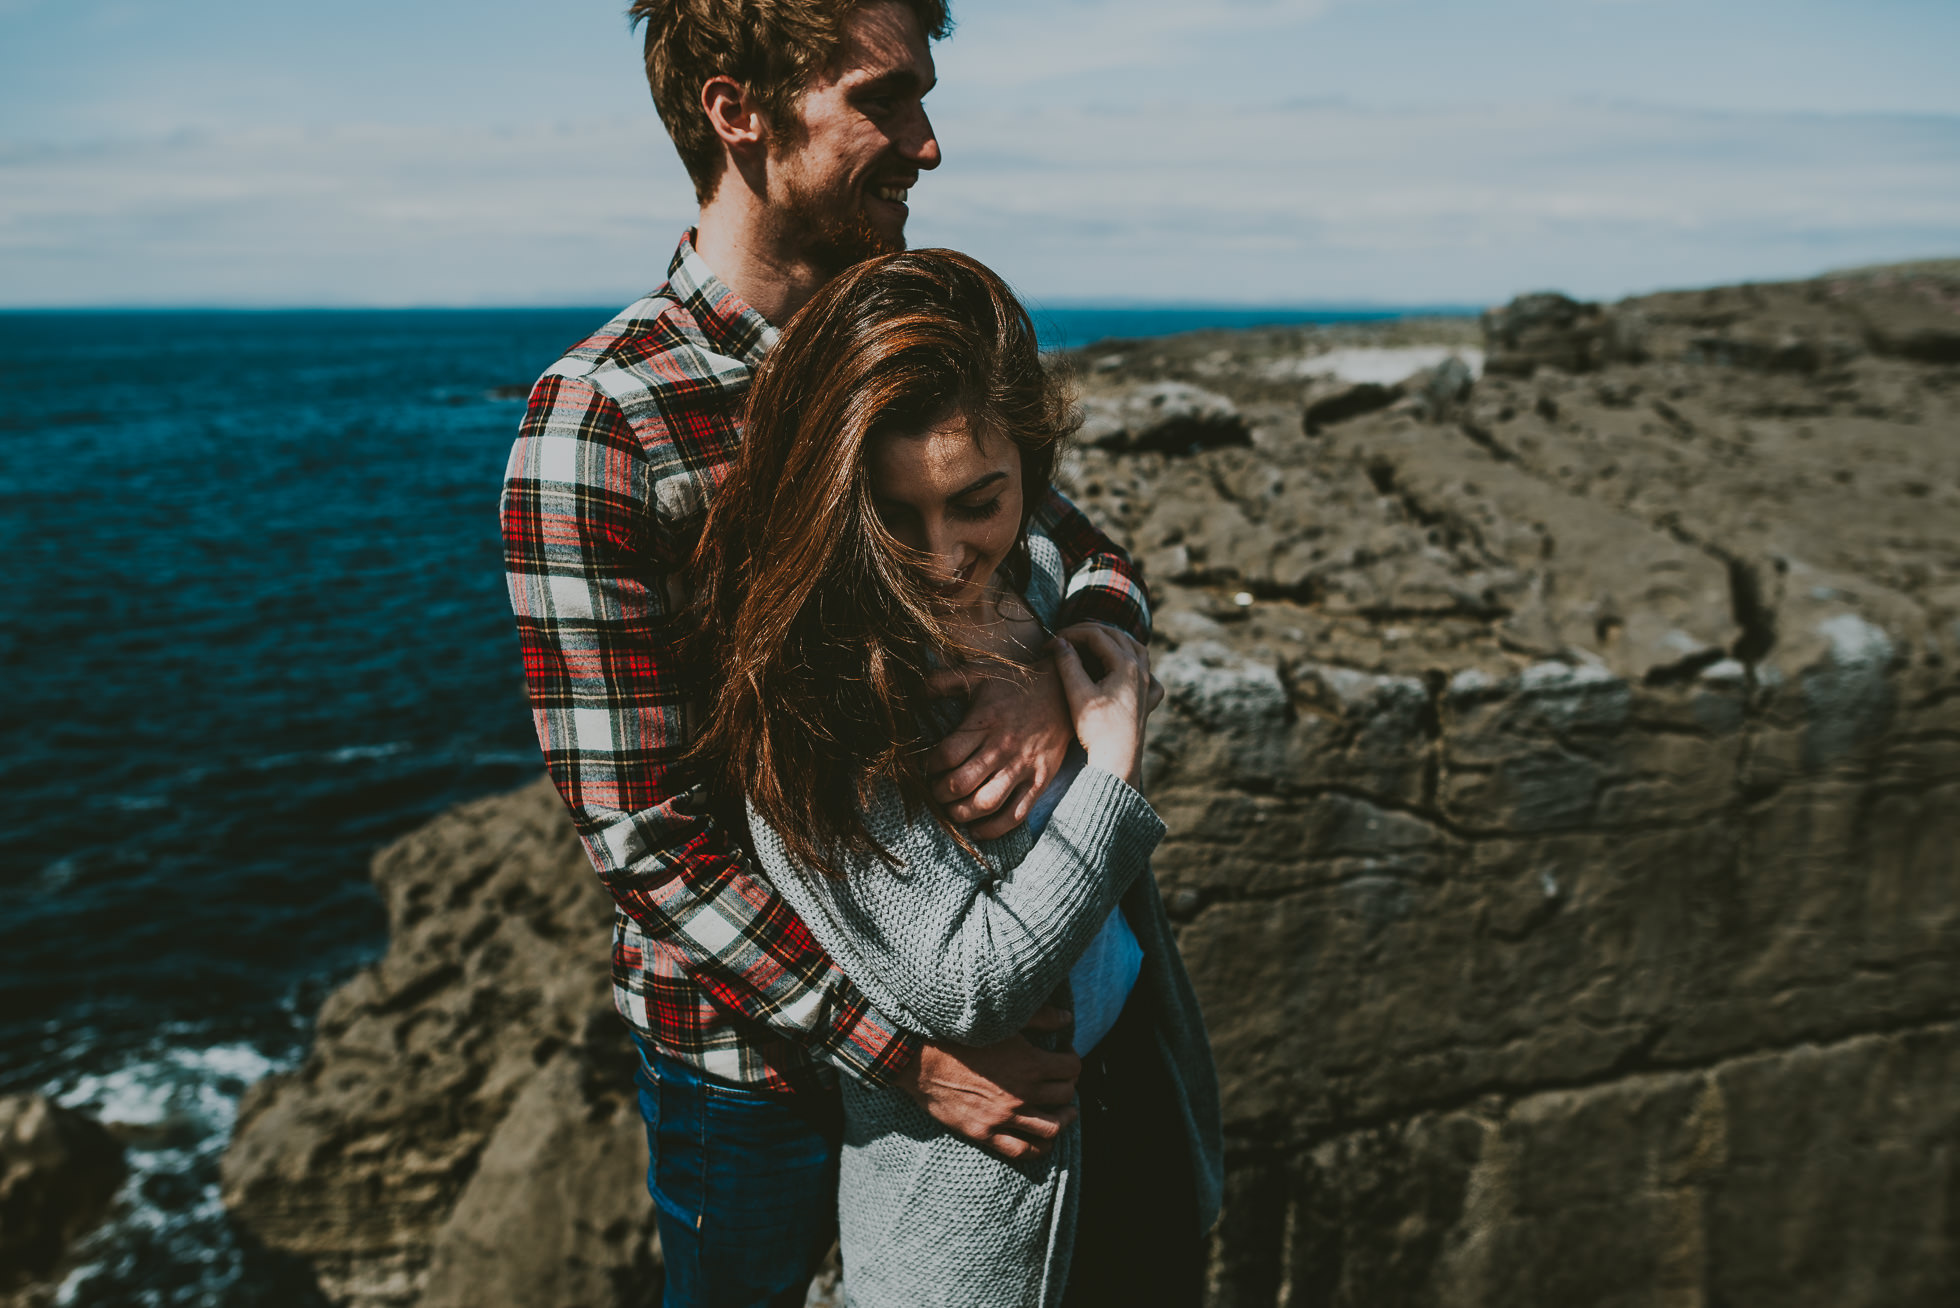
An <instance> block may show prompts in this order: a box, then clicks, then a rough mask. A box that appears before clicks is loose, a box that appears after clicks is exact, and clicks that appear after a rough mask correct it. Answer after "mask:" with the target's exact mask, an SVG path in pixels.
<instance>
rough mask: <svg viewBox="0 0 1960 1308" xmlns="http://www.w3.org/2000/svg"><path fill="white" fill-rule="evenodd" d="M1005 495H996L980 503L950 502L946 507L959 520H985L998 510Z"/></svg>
mask: <svg viewBox="0 0 1960 1308" xmlns="http://www.w3.org/2000/svg"><path fill="white" fill-rule="evenodd" d="M1005 498H1006V497H1005V496H1003V495H996V496H994V497H993V498H992V499H990V500H987V501H986V502H985V503H982V504H951V505H948V506H947V508H948V509H949V511H950V512H951V515H952V516H953V517H955V518H958V519H959V520H960V521H961V522H985V521H986V520H987V519H989V518H991V517H993V516H994V515H995V514H997V513H999V512H1000V506H1001V502H1002V501H1003V500H1004V499H1005Z"/></svg>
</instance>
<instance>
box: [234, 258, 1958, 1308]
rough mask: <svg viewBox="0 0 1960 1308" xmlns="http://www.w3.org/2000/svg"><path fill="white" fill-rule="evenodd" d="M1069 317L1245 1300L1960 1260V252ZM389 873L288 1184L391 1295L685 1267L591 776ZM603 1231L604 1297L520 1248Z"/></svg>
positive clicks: (256, 1189)
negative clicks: (1237, 321)
mask: <svg viewBox="0 0 1960 1308" xmlns="http://www.w3.org/2000/svg"><path fill="white" fill-rule="evenodd" d="M1398 361H1399V362H1398ZM1069 365H1070V366H1071V367H1072V368H1073V369H1074V371H1075V374H1076V376H1077V378H1078V380H1079V383H1080V386H1081V389H1082V394H1083V400H1084V410H1085V418H1086V421H1085V431H1084V438H1083V440H1082V441H1081V442H1080V443H1079V444H1078V446H1077V447H1076V449H1075V450H1074V451H1073V452H1072V453H1071V454H1070V455H1069V456H1068V457H1067V459H1066V460H1065V462H1064V467H1063V470H1062V476H1063V480H1064V481H1065V483H1066V485H1067V487H1068V489H1069V490H1070V491H1071V493H1072V494H1074V495H1075V496H1076V498H1077V499H1078V502H1080V503H1081V504H1083V505H1084V507H1085V508H1087V509H1088V510H1089V512H1090V513H1091V514H1092V515H1093V516H1095V517H1096V518H1097V519H1098V520H1099V521H1101V522H1102V523H1103V524H1104V525H1105V526H1106V527H1107V528H1108V529H1109V530H1110V531H1111V532H1112V534H1114V535H1116V536H1117V537H1118V538H1119V539H1120V540H1121V541H1122V542H1123V543H1124V544H1125V545H1126V546H1128V547H1129V548H1130V549H1131V550H1132V551H1133V553H1134V554H1135V555H1136V556H1137V557H1138V558H1139V559H1141V560H1142V561H1143V562H1144V563H1145V565H1146V568H1147V570H1148V574H1149V577H1150V580H1151V586H1152V595H1153V599H1154V601H1155V603H1156V606H1157V610H1158V623H1157V627H1158V634H1157V639H1156V642H1155V646H1154V648H1153V657H1154V658H1155V660H1156V667H1157V670H1158V673H1159V675H1160V677H1161V678H1162V679H1163V681H1164V682H1165V684H1166V687H1167V688H1168V690H1169V697H1168V700H1167V705H1166V708H1165V709H1164V710H1162V711H1160V713H1159V714H1158V716H1157V717H1156V718H1155V719H1154V720H1153V724H1152V736H1151V742H1150V750H1149V760H1148V775H1147V783H1148V786H1149V789H1150V793H1151V797H1152V799H1153V801H1154V802H1155V803H1157V805H1158V806H1159V808H1160V810H1161V811H1162V812H1163V813H1164V815H1165V817H1166V820H1167V821H1168V822H1169V824H1170V827H1171V834H1170V836H1169V838H1168V839H1167V841H1166V843H1165V845H1164V847H1163V849H1162V851H1161V852H1160V854H1159V857H1158V861H1157V874H1158V877H1159V879H1160V881H1161V883H1162V885H1163V889H1164V893H1165V896H1166V900H1167V903H1168V906H1169V908H1170V911H1171V913H1172V916H1173V918H1174V919H1175V920H1176V921H1178V922H1179V923H1180V924H1181V925H1180V931H1181V939H1182V945H1183V948H1184V951H1185V953H1186V956H1187V959H1188V960H1189V962H1190V964H1191V968H1192V972H1193V975H1194V977H1195V979H1196V981H1197V984H1198V987H1199V991H1200V995H1201V998H1202V999H1203V1002H1204V1005H1205V1010H1206V1014H1207V1019H1208V1021H1209V1023H1210V1026H1211V1030H1212V1035H1213V1039H1214V1041H1215V1044H1216V1047H1217V1051H1218V1056H1219V1063H1220V1067H1221V1072H1222V1074H1223V1080H1224V1087H1225V1106H1226V1113H1227V1128H1228V1137H1229V1146H1230V1164H1231V1165H1230V1177H1229V1194H1228V1204H1227V1211H1226V1215H1225V1217H1224V1219H1223V1220H1222V1222H1221V1225H1220V1228H1219V1231H1218V1233H1217V1235H1216V1237H1215V1241H1214V1252H1213V1267H1212V1288H1211V1296H1210V1301H1211V1304H1212V1305H1213V1308H1226V1306H1228V1305H1229V1306H1233V1308H1236V1306H1239V1305H1248V1306H1249V1305H1257V1306H1258V1308H1269V1306H1272V1305H1277V1304H1282V1303H1283V1304H1290V1305H1301V1304H1316V1305H1320V1304H1325V1305H1354V1306H1356V1308H1360V1306H1362V1305H1395V1304H1423V1305H1427V1304H1435V1305H1484V1304H1491V1305H1495V1304H1559V1305H1565V1304H1588V1305H1592V1304H1614V1305H1622V1304H1623V1305H1636V1304H1639V1305H1646V1304H1663V1303H1665V1304H1706V1305H1714V1304H1724V1305H1731V1306H1739V1305H1765V1306H1767V1305H1777V1306H1778V1308H1783V1306H1785V1305H1809V1304H1815V1305H1819V1306H1820V1308H1821V1306H1822V1305H1833V1306H1835V1305H1842V1304H1854V1303H1884V1304H1888V1305H1894V1304H1896V1305H1908V1304H1927V1305H1932V1304H1942V1305H1944V1304H1950V1303H1952V1302H1954V1301H1955V1299H1956V1297H1957V1296H1960V1218H1956V1213H1960V1097H1956V1096H1955V1095H1954V1093H1953V1089H1952V1088H1953V1086H1955V1085H1956V1084H1960V876H1957V875H1956V874H1957V873H1960V866H1957V865H1956V864H1957V863H1960V859H1957V858H1956V854H1955V850H1956V848H1960V271H1956V269H1955V268H1952V267H1943V266H1931V267H1920V268H1910V269H1880V270H1873V271H1871V272H1866V273H1860V274H1854V275H1846V276H1842V277H1836V278H1827V279H1821V280H1818V281H1814V282H1805V283H1794V284H1789V285H1779V286H1744V287H1731V288H1722V289H1716V290H1710V291H1698V292H1680V293H1670V294H1666V295H1657V296H1649V297H1644V298H1641V299H1638V300H1632V301H1627V302H1623V303H1621V304H1618V305H1613V306H1575V305H1572V304H1571V302H1569V301H1562V300H1561V299H1559V297H1527V298H1525V299H1521V300H1520V301H1517V302H1514V304H1513V305H1511V306H1509V307H1508V308H1506V309H1504V310H1500V311H1495V312H1493V313H1492V314H1490V315H1487V316H1486V321H1485V323H1484V324H1482V325H1481V328H1480V326H1479V325H1478V324H1475V323H1470V322H1460V321H1434V322H1422V321H1413V322H1404V323H1397V324H1390V325H1387V326H1384V327H1368V328H1359V327H1343V328H1334V329H1306V328H1274V329H1264V330H1256V331H1249V332H1231V333H1198V334H1194V335H1192V336H1187V337H1179V338H1171V339H1167V340H1152V341H1128V342H1104V343H1101V344H1099V345H1097V346H1092V347H1090V348H1089V349H1088V350H1086V351H1084V352H1083V353H1082V354H1081V355H1080V356H1078V357H1076V358H1074V359H1073V360H1070V361H1069ZM1403 365H1406V371H1404V368H1403ZM1398 372H1400V373H1402V375H1399V376H1398V375H1395V374H1397V373H1398ZM1368 388H1372V389H1368ZM377 875H378V877H379V878H380V880H381V883H382V885H383V888H384V893H385V894H386V895H387V896H388V899H389V904H390V911H391V922H392V924H393V928H394V932H395V937H394V945H393V947H392V949H391V951H390V954H389V956H388V958H387V959H385V960H384V961H383V962H382V963H381V964H379V965H378V966H377V968H375V969H374V970H372V971H371V972H370V973H368V974H364V975H363V976H362V977H361V978H359V979H357V980H356V981H355V982H353V983H352V984H351V985H350V986H349V987H347V988H346V989H345V990H343V991H342V992H340V993H339V994H338V995H336V996H335V997H334V999H333V1000H331V1001H330V1002H329V1004H328V1007H327V1009H326V1011H325V1012H324V1013H323V1014H322V1020H321V1034H320V1038H319V1041H318V1044H317V1046H316V1050H315V1053H314V1056H313V1058H312V1060H310V1061H309V1063H308V1065H307V1067H306V1069H305V1070H304V1071H303V1072H302V1073H300V1074H299V1075H298V1076H297V1077H295V1078H292V1079H290V1080H285V1081H280V1082H276V1083H273V1084H271V1085H269V1086H268V1087H266V1088H264V1089H262V1090H261V1091H260V1092H258V1093H257V1094H255V1095H254V1096H253V1098H252V1100H251V1101H250V1103H248V1105H247V1110H246V1113H245V1116H244V1118H243V1120H242V1122H241V1127H240V1131H239V1136H238V1140H237V1143H236V1144H235V1145H234V1147H233V1155H232V1159H231V1161H230V1162H229V1163H228V1166H227V1182H228V1190H227V1193H228V1196H229V1197H230V1200H231V1202H232V1203H233V1206H234V1210H235V1211H236V1212H237V1213H238V1214H239V1216H240V1217H241V1219H242V1220H244V1221H245V1222H246V1223H247V1224H248V1225H249V1226H251V1227H252V1228H253V1229H254V1230H255V1231H258V1232H259V1233H260V1234H261V1238H264V1239H266V1240H267V1241H268V1242H269V1243H273V1244H276V1245H279V1246H281V1247H286V1248H293V1249H296V1250H298V1251H300V1252H304V1253H307V1254H308V1256H311V1257H314V1258H315V1259H316V1265H318V1266H319V1267H321V1269H322V1280H323V1284H325V1285H326V1286H327V1288H328V1289H329V1291H330V1292H331V1293H332V1294H333V1295H334V1297H335V1298H337V1299H338V1300H340V1301H341V1302H345V1303H350V1304H361V1305H370V1304H375V1305H378V1304H383V1303H387V1304H409V1303H428V1304H435V1303H447V1302H449V1301H451V1300H452V1299H456V1301H458V1302H460V1301H461V1299H458V1298H457V1296H458V1295H459V1294H462V1295H463V1296H464V1297H467V1298H471V1299H472V1300H473V1301H474V1302H477V1303H480V1304H486V1305H488V1304H502V1303H510V1304H518V1303H525V1304H529V1303H539V1304H544V1303H551V1304H557V1303H567V1304H569V1303H572V1302H582V1303H614V1302H617V1303H620V1304H626V1303H631V1302H638V1300H636V1299H634V1298H633V1297H632V1296H633V1291H632V1290H631V1289H630V1287H631V1286H633V1285H635V1284H644V1281H645V1275H646V1269H647V1268H649V1267H650V1266H651V1264H652V1261H653V1259H654V1257H655V1255H654V1253H653V1251H652V1249H651V1246H650V1240H649V1236H648V1231H647V1227H646V1223H645V1217H644V1199H643V1196H640V1197H638V1198H636V1197H635V1194H634V1192H632V1186H633V1185H635V1184H636V1175H635V1174H636V1172H637V1169H638V1167H639V1166H640V1152H639V1151H640V1149H641V1146H640V1144H639V1141H638V1138H637V1124H636V1122H635V1121H634V1120H633V1118H632V1113H631V1104H630V1102H628V1101H627V1100H626V1099H625V1093H626V1082H625V1074H624V1072H623V1071H621V1070H620V1068H619V1063H620V1055H619V1052H618V1050H619V1042H618V1040H617V1038H616V1035H615V1034H614V1033H613V1032H612V1031H611V1028H610V1027H608V1025H607V1023H609V1022H610V1021H611V1019H610V1018H609V1017H608V1016H607V1015H606V999H605V993H604V961H605V959H604V953H605V951H604V944H603V940H604V930H605V928H604V920H605V906H604V903H603V897H602V896H601V895H600V893H599V892H598V890H597V888H596V886H594V885H591V884H590V883H591V877H590V875H589V873H587V872H586V871H585V870H584V868H583V864H582V860H581V858H580V856H579V853H578V850H577V848H576V845H575V843H573V842H572V841H571V839H570V836H569V832H568V829H567V828H566V826H565V823H564V820H563V817H562V814H561V813H559V812H558V811H557V809H556V808H555V801H554V800H553V798H552V796H551V795H550V794H549V792H548V791H546V790H544V789H542V788H540V787H534V788H532V789H530V790H527V791H524V792H520V793H519V794H517V795H515V796H510V797H505V798H502V799H496V800H489V801H483V802H481V803H479V804H477V805H473V806H468V807H466V808H465V809H463V810H460V811H458V812H457V813H455V814H452V815H450V816H447V817H445V818H443V819H441V820H440V821H439V822H438V823H437V824H435V825H434V826H433V827H431V828H429V829H428V830H427V831H425V832H423V833H420V834H418V835H416V836H413V837H411V838H409V840H408V841H407V842H405V843H404V844H402V845H400V846H398V847H396V848H395V849H394V850H391V851H390V852H388V853H386V854H384V855H383V856H382V858H381V859H380V860H379V862H378V864H377ZM538 905H546V906H548V908H545V909H540V908H538V907H537V906H538ZM520 1137H521V1138H520ZM588 1161H589V1163H590V1166H589V1167H587V1164H588ZM574 1162H576V1164H577V1165H578V1166H580V1167H587V1170H588V1175H586V1177H585V1178H584V1180H583V1181H582V1182H581V1183H580V1184H579V1185H578V1186H576V1187H573V1186H570V1185H569V1184H560V1182H559V1181H557V1180H552V1179H551V1178H554V1177H558V1176H560V1174H561V1170H562V1169H564V1168H566V1167H568V1166H571V1165H572V1164H573V1163H574ZM602 1164H603V1166H604V1167H608V1168H610V1169H611V1170H612V1171H613V1172H617V1173H618V1176H619V1180H618V1185H619V1187H620V1189H621V1191H622V1193H621V1194H620V1195H617V1196H614V1195H604V1196H602V1195H601V1193H600V1192H601V1191H603V1189H604V1187H603V1186H600V1185H598V1184H595V1183H594V1179H593V1178H596V1177H597V1176H598V1175H600V1174H601V1173H600V1172H599V1171H598V1170H596V1169H598V1168H599V1167H600V1166H601V1165H602ZM554 1169H559V1170H554ZM605 1174H606V1175H608V1176H610V1175H611V1172H607V1173H605ZM564 1175H566V1176H569V1175H570V1173H569V1172H565V1173H564ZM513 1178H528V1181H529V1183H528V1184H524V1185H520V1184H517V1183H516V1181H515V1180H514V1179H513ZM608 1184H611V1182H610V1181H609V1182H608ZM554 1223H555V1225H554ZM506 1247H521V1248H522V1249H525V1250H528V1251H529V1252H523V1253H505V1254H494V1255H493V1254H492V1253H491V1252H488V1251H491V1250H496V1249H503V1248H506ZM500 1258H501V1259H503V1261H501V1262H500V1261H498V1259H500ZM445 1260H447V1261H445ZM512 1260H515V1261H516V1262H517V1263H523V1264H525V1265H526V1266H528V1267H531V1268H533V1269H536V1270H535V1272H534V1273H533V1272H527V1273H524V1274H523V1275H519V1274H518V1273H517V1272H515V1271H510V1270H508V1269H507V1265H510V1264H512ZM559 1266H575V1267H578V1268H580V1269H583V1270H581V1271H580V1272H579V1273H578V1274H579V1275H581V1276H587V1277H588V1281H586V1282H580V1284H582V1285H585V1284H589V1285H590V1286H591V1287H594V1288H593V1289H591V1290H590V1291H589V1292H588V1295H589V1297H587V1298H584V1299H574V1298H571V1297H567V1296H566V1295H565V1294H559V1293H556V1292H547V1291H546V1290H543V1289H540V1290H538V1291H537V1292H536V1293H535V1294H532V1293H531V1292H529V1291H525V1292H523V1293H519V1292H517V1291H515V1290H508V1289H506V1290H497V1289H495V1288H494V1287H498V1286H503V1287H509V1286H514V1285H524V1286H532V1285H544V1284H546V1283H548V1282H549V1279H550V1277H549V1275H548V1272H549V1271H550V1269H552V1268H555V1267H559ZM493 1268H495V1269H500V1270H497V1271H496V1273H495V1275H492V1274H491V1273H490V1271H489V1270H487V1269H493ZM525 1276H529V1278H530V1279H525ZM636 1278H638V1279H636ZM600 1286H608V1287H612V1289H608V1290H606V1291H605V1293H607V1294H613V1293H616V1294H617V1295H618V1297H616V1298H605V1297H603V1296H602V1295H601V1293H600V1291H599V1289H598V1288H597V1287H600ZM459 1287H460V1288H459Z"/></svg>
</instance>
